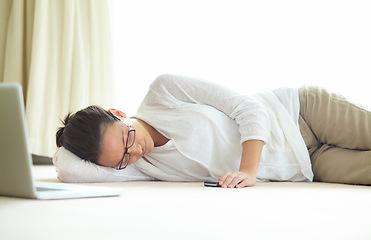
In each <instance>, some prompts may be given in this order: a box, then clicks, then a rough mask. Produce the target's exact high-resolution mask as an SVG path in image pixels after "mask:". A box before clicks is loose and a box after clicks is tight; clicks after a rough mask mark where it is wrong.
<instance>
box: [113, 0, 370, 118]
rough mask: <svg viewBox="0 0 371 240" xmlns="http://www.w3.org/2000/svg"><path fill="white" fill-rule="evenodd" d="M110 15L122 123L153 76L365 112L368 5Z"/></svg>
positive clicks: (213, 7) (240, 0) (224, 5)
mask: <svg viewBox="0 0 371 240" xmlns="http://www.w3.org/2000/svg"><path fill="white" fill-rule="evenodd" d="M112 10H113V16H114V18H113V26H114V41H115V42H114V47H115V54H116V61H115V67H116V77H117V81H118V82H119V87H118V88H117V94H118V100H119V104H118V106H116V107H119V108H121V109H123V110H124V111H126V112H127V113H128V114H129V115H130V114H133V113H135V110H136V108H137V106H138V105H139V103H140V100H141V99H142V98H143V96H144V95H145V93H146V90H147V86H148V84H149V83H150V82H151V81H152V80H153V79H154V78H155V77H156V76H157V75H159V74H161V73H178V74H183V75H189V76H194V77H199V78H204V79H208V80H213V81H216V82H219V83H221V84H224V85H227V86H229V87H230V88H233V89H235V90H238V91H241V92H246V93H249V92H251V91H257V90H259V89H263V88H275V87H279V86H282V85H289V86H294V87H297V86H300V85H302V84H311V85H313V84H314V85H319V86H322V87H326V88H329V89H331V90H333V91H336V92H341V93H342V94H344V95H345V96H347V97H349V98H351V99H353V100H355V101H357V102H360V103H362V104H363V105H365V106H367V107H371V98H370V97H368V93H369V92H370V90H371V84H370V83H371V81H370V80H371V67H370V66H371V14H370V13H371V1H357V0H347V1H342V0H336V1H329V0H319V1H317V0H311V1H299V0H293V1H287V0H283V1H280V0H271V1H264V0H259V1H248V0H224V1H222V0H183V1H179V0H113V8H112ZM129 90H130V91H129Z"/></svg>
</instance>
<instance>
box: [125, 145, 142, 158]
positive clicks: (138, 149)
mask: <svg viewBox="0 0 371 240" xmlns="http://www.w3.org/2000/svg"><path fill="white" fill-rule="evenodd" d="M128 153H129V154H130V155H140V154H142V147H141V146H140V145H139V144H137V143H134V144H133V146H131V147H130V148H129V149H128Z"/></svg>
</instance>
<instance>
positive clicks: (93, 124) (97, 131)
mask: <svg viewBox="0 0 371 240" xmlns="http://www.w3.org/2000/svg"><path fill="white" fill-rule="evenodd" d="M61 121H62V120H61ZM114 121H118V119H117V118H116V117H115V116H114V115H113V114H112V113H110V112H109V111H107V110H105V109H103V108H101V107H99V106H89V107H87V108H84V109H82V110H80V111H78V112H76V113H73V114H72V113H69V114H68V115H67V116H66V117H65V119H64V121H62V123H63V125H64V126H63V127H61V128H59V129H58V131H57V133H56V143H57V147H61V146H63V147H64V148H66V149H67V150H69V151H71V152H72V153H74V154H75V155H77V156H78V157H80V158H82V159H85V160H88V161H91V162H93V163H97V161H98V158H99V157H100V155H101V152H102V147H101V146H102V144H101V143H102V135H103V133H104V130H105V128H106V127H107V126H108V125H110V124H112V123H113V122H114Z"/></svg>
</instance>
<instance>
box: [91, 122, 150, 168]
mask: <svg viewBox="0 0 371 240" xmlns="http://www.w3.org/2000/svg"><path fill="white" fill-rule="evenodd" d="M128 125H130V126H131V127H132V128H134V129H135V139H134V144H133V145H132V146H131V147H130V148H129V149H128V153H129V154H130V159H129V162H128V164H132V163H134V162H136V161H137V160H138V159H140V158H142V157H143V156H144V155H145V154H147V153H150V152H151V151H152V150H153V148H154V142H153V139H152V137H151V135H150V134H149V132H148V131H147V130H146V129H145V128H144V127H143V125H142V124H141V123H140V122H139V121H138V120H136V119H123V121H115V122H114V123H113V124H110V125H108V126H107V127H106V128H105V129H103V135H102V154H101V156H100V157H99V159H98V161H97V163H98V164H100V165H103V166H106V167H117V166H118V164H119V163H120V161H121V160H122V158H123V156H124V152H125V146H126V145H125V144H126V140H127V136H128V132H129V127H128Z"/></svg>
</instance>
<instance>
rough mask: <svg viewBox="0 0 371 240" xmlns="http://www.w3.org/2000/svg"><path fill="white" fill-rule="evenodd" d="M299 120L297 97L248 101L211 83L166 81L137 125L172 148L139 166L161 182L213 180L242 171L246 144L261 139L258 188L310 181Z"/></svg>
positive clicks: (285, 94)
mask: <svg viewBox="0 0 371 240" xmlns="http://www.w3.org/2000/svg"><path fill="white" fill-rule="evenodd" d="M277 96H278V97H277ZM283 104H284V105H285V106H284V105H283ZM298 116H299V97H298V93H297V90H295V89H280V90H276V91H275V92H269V91H267V92H265V93H261V94H257V95H254V96H246V95H241V94H238V93H236V92H234V91H231V90H229V89H226V88H225V87H223V86H220V85H217V84H215V83H212V82H207V81H203V80H198V79H193V78H188V77H184V76H176V75H162V76H160V77H158V78H157V79H156V80H155V81H154V82H153V83H152V84H151V85H150V88H149V91H148V93H147V95H146V97H145V98H144V100H143V102H142V103H141V105H140V107H139V109H138V112H137V114H135V116H134V117H136V118H139V119H142V120H144V121H146V122H147V123H148V124H150V125H152V126H153V127H154V128H156V129H157V130H158V131H159V132H160V133H161V134H163V135H164V136H166V137H167V138H169V139H170V141H169V142H168V144H166V145H165V146H162V147H159V148H155V149H154V151H153V152H152V153H149V154H148V155H147V156H146V157H147V158H148V159H149V161H150V162H151V163H152V164H149V163H147V162H146V161H144V160H142V159H141V160H139V161H137V163H135V165H136V166H137V167H138V168H139V169H140V170H142V171H143V172H145V173H146V174H148V175H150V176H153V177H155V178H158V179H161V180H168V181H203V180H208V179H211V178H215V177H220V176H221V175H222V174H223V173H224V172H226V171H236V170H238V169H239V165H240V160H241V154H242V142H244V141H247V140H252V139H255V140H262V141H264V142H265V146H264V148H263V152H262V157H261V161H260V164H259V169H258V175H257V179H258V180H262V181H267V180H276V181H308V180H309V181H311V180H312V178H313V173H312V171H311V164H310V159H309V155H308V151H307V149H306V146H305V143H304V141H303V139H302V137H301V135H300V130H299V127H298Z"/></svg>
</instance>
